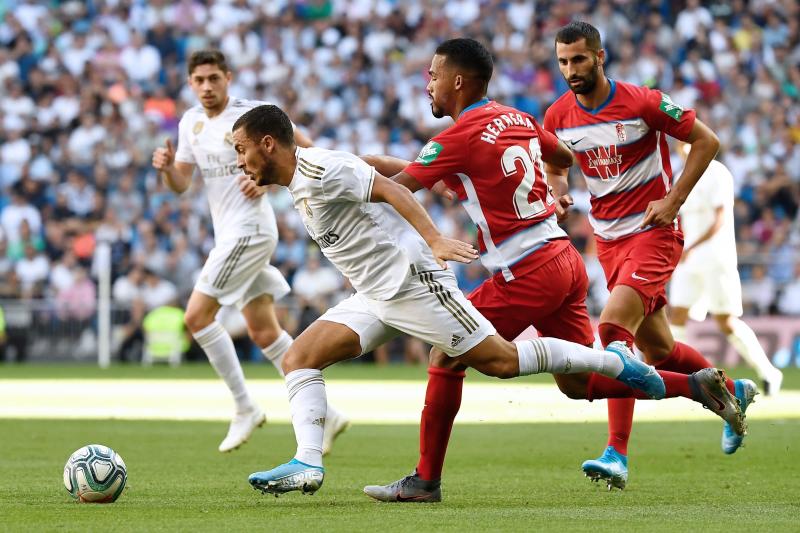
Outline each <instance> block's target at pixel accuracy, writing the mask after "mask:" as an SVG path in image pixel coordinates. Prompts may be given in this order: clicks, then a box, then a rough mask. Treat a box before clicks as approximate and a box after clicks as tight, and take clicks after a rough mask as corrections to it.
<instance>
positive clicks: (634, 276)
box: [631, 272, 650, 281]
mask: <svg viewBox="0 0 800 533" xmlns="http://www.w3.org/2000/svg"><path fill="white" fill-rule="evenodd" d="M631 277H632V278H633V279H638V280H639V281H650V280H649V279H647V278H643V277H642V276H639V275H637V274H636V272H634V273H633V274H631Z"/></svg>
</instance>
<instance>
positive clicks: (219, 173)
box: [200, 163, 239, 178]
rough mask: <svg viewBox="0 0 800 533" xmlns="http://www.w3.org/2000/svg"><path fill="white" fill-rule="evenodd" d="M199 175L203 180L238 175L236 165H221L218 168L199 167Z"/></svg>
mask: <svg viewBox="0 0 800 533" xmlns="http://www.w3.org/2000/svg"><path fill="white" fill-rule="evenodd" d="M200 173H201V174H202V175H203V177H204V178H222V177H224V176H233V175H235V174H238V173H239V169H238V167H237V166H236V163H232V164H230V165H222V166H218V167H200Z"/></svg>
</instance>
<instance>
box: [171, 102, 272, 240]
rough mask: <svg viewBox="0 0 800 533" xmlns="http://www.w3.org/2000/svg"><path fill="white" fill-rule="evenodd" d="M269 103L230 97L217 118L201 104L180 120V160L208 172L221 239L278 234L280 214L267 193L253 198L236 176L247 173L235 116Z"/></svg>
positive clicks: (217, 236) (214, 219)
mask: <svg viewBox="0 0 800 533" xmlns="http://www.w3.org/2000/svg"><path fill="white" fill-rule="evenodd" d="M265 103H266V102H259V101H256V100H243V99H241V98H234V97H229V98H228V105H227V106H225V109H224V110H223V111H222V113H220V114H219V115H217V116H215V117H213V118H209V117H208V116H207V115H206V112H205V110H204V109H203V106H200V105H197V106H194V107H192V108H191V109H189V110H188V111H186V113H185V114H184V115H183V118H181V121H180V124H179V125H178V148H177V150H176V152H175V160H176V161H178V162H181V163H192V164H195V165H197V168H198V169H199V171H200V174H201V175H202V176H203V181H204V182H205V186H206V191H207V195H208V203H209V206H210V208H211V220H212V222H213V223H214V237H215V239H216V240H217V241H222V240H228V239H237V238H239V237H242V236H245V235H254V234H271V235H277V234H278V228H277V225H276V223H275V213H274V212H273V211H272V207H271V206H270V205H269V201H268V200H267V197H266V195H262V196H261V197H259V198H255V199H251V198H246V197H245V196H244V194H242V192H241V191H240V190H239V182H238V179H237V178H238V177H239V176H240V175H241V174H242V172H241V171H240V170H239V169H238V168H237V167H236V150H234V149H233V137H232V134H231V128H232V127H233V123H234V122H236V119H238V118H239V117H240V116H242V115H243V114H244V113H245V112H247V111H249V110H250V109H252V108H254V107H257V106H260V105H263V104H265Z"/></svg>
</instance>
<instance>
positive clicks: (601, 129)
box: [544, 22, 756, 488]
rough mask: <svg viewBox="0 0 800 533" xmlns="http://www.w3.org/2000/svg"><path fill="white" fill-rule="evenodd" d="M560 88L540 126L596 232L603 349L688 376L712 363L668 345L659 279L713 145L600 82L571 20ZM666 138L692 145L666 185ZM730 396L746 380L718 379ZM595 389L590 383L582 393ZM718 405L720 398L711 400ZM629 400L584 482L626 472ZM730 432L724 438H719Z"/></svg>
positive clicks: (630, 92)
mask: <svg viewBox="0 0 800 533" xmlns="http://www.w3.org/2000/svg"><path fill="white" fill-rule="evenodd" d="M555 47H556V57H557V60H558V65H559V68H560V70H561V74H562V75H563V76H564V79H565V80H566V81H567V83H568V85H569V88H570V89H571V91H572V92H567V93H565V94H564V95H562V96H561V97H560V98H559V99H558V100H556V101H555V102H554V103H553V105H552V106H550V108H549V109H548V110H547V112H546V114H545V118H544V128H545V129H546V130H547V131H550V132H553V133H555V134H556V135H557V136H558V138H559V139H561V140H562V141H563V142H564V143H566V144H567V146H569V148H570V149H571V150H572V151H573V152H575V154H576V156H577V160H578V164H579V165H580V168H581V172H582V173H583V175H584V178H585V179H586V184H587V187H588V189H589V192H590V193H591V196H592V198H591V210H590V213H589V221H590V222H591V224H592V227H593V229H594V233H595V236H596V238H597V256H598V259H599V261H600V264H601V265H602V267H603V270H604V272H605V275H606V280H607V281H608V289H609V291H610V292H611V295H610V297H609V300H608V303H607V304H606V306H605V308H604V309H603V312H602V313H601V315H600V324H599V326H598V333H599V335H600V340H601V341H602V343H603V345H607V344H608V343H610V342H614V341H622V342H624V343H625V344H627V345H628V346H632V345H633V344H634V342H635V344H636V346H637V347H638V348H639V349H640V350H642V352H644V354H645V356H646V358H647V360H648V361H649V362H650V363H651V364H654V365H656V368H658V369H659V370H670V371H673V372H681V373H692V372H696V371H698V370H700V369H703V368H708V367H711V363H710V362H709V361H708V360H707V359H706V358H705V357H703V356H702V355H701V354H700V353H699V352H698V351H697V350H695V349H694V348H692V347H691V346H688V345H686V344H683V343H681V342H675V340H674V339H673V338H672V334H671V333H670V329H669V322H668V320H667V315H666V312H665V310H664V305H665V304H666V303H667V298H666V284H667V281H668V280H669V277H670V275H671V274H672V271H673V269H674V268H675V266H676V265H677V264H678V261H679V260H680V257H681V253H682V250H683V237H682V235H681V233H680V230H679V229H678V227H677V223H676V219H677V216H678V210H679V209H680V207H681V205H683V203H684V202H685V201H686V197H687V196H688V195H689V192H690V191H691V190H692V188H693V187H694V185H695V184H696V183H697V180H698V179H700V175H701V174H702V173H703V172H704V171H705V169H706V167H707V166H708V163H709V162H710V161H711V160H712V159H713V158H714V155H715V154H716V153H717V149H718V148H719V140H718V139H717V137H716V135H714V133H713V132H712V131H711V130H710V129H709V128H708V127H707V126H706V125H705V124H703V123H702V122H701V121H700V120H697V119H696V117H695V112H694V110H691V109H686V110H685V109H683V108H682V107H680V106H679V105H677V104H675V103H674V102H673V101H672V100H671V99H670V97H669V96H668V95H666V94H664V93H662V92H661V91H658V90H653V89H648V88H646V87H639V86H635V85H631V84H629V83H624V82H620V81H615V80H609V79H608V78H606V76H605V73H604V71H603V63H604V61H605V51H604V50H603V48H602V43H601V42H600V34H599V32H598V31H597V29H596V28H595V27H594V26H592V25H590V24H587V23H585V22H572V23H570V24H568V25H567V26H564V27H563V28H561V29H560V30H559V31H558V33H557V34H556V38H555ZM666 135H670V136H672V137H675V138H677V139H679V140H682V141H686V142H687V143H689V144H691V146H692V150H691V152H690V154H689V156H688V158H687V160H686V165H685V167H684V171H683V177H682V178H681V180H680V182H678V183H677V184H676V185H675V186H674V187H673V186H672V169H671V168H670V164H669V147H668V146H667V140H666ZM548 174H550V175H552V176H553V177H556V176H559V177H560V180H557V181H556V182H555V183H554V182H551V184H552V185H553V186H554V187H557V190H556V195H557V196H559V197H564V198H565V199H566V202H565V203H569V197H568V196H564V195H566V194H567V191H568V183H567V172H566V171H565V170H563V169H560V168H556V167H554V166H552V165H551V166H549V167H548ZM720 379H722V380H723V381H724V382H725V384H726V387H727V390H728V391H729V392H730V393H731V394H735V395H736V399H737V400H738V401H739V403H740V405H741V408H742V409H743V410H744V409H746V408H747V406H748V404H749V403H750V402H751V401H752V399H753V396H755V394H756V387H755V384H754V383H753V382H752V381H750V380H737V381H736V383H734V382H733V381H732V380H727V379H726V378H725V376H724V374H722V373H720ZM603 387H604V385H603V384H602V383H598V382H594V381H593V382H592V383H590V389H591V390H590V394H592V395H593V397H599V396H594V395H595V394H602V390H603ZM719 400H721V401H723V400H724V398H719ZM633 406H634V401H633V400H630V399H615V400H609V402H608V425H609V440H608V446H607V448H606V450H605V452H604V453H603V455H602V456H601V457H600V458H599V459H597V460H591V461H586V462H584V463H583V466H582V467H583V470H584V473H585V474H586V475H587V476H590V477H592V478H593V479H604V480H606V481H607V482H609V483H610V484H611V485H613V486H618V487H620V488H622V487H623V486H624V485H625V482H626V481H627V478H628V457H627V454H628V439H629V438H630V432H631V426H632V423H633ZM728 437H729V438H728ZM726 438H727V439H728V440H729V442H727V444H726V445H725V446H723V447H728V448H731V447H738V446H739V445H740V444H741V441H742V438H743V435H739V434H732V433H731V432H730V429H729V428H727V427H726V428H725V429H724V431H723V439H724V440H725V439H726Z"/></svg>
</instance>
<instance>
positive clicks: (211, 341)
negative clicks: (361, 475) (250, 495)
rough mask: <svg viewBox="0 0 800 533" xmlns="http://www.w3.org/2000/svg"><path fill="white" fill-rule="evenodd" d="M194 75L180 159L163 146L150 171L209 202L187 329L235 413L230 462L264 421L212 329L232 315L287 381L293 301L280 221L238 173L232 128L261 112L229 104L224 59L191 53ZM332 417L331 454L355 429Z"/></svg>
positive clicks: (224, 446) (303, 142)
mask: <svg viewBox="0 0 800 533" xmlns="http://www.w3.org/2000/svg"><path fill="white" fill-rule="evenodd" d="M188 71H189V86H190V87H191V89H192V91H194V93H195V94H196V95H197V98H198V99H199V100H200V105H197V106H195V107H192V108H191V109H189V110H188V111H186V113H185V114H184V116H183V117H182V118H181V121H180V124H179V126H178V148H177V150H175V149H173V147H172V143H171V141H170V140H167V141H166V146H165V147H164V148H159V149H157V150H156V151H155V153H154V154H153V167H154V168H156V169H157V170H158V171H159V172H160V173H161V176H162V177H163V179H164V182H165V183H166V184H167V186H168V187H169V188H170V189H172V190H173V191H174V192H176V193H178V194H181V193H183V192H184V191H186V189H188V188H189V186H190V185H191V183H192V175H193V174H194V170H195V167H197V168H198V169H199V170H200V174H201V175H202V177H203V181H204V183H205V187H206V191H207V193H208V202H209V205H210V207H211V218H212V221H213V224H214V239H215V246H214V248H213V249H212V250H211V252H210V253H209V255H208V259H207V260H206V263H205V265H204V266H203V269H202V271H201V273H200V279H199V280H198V281H197V284H196V285H195V288H194V290H193V291H192V294H191V296H190V298H189V303H188V304H187V307H186V317H185V320H186V325H187V327H188V328H189V331H191V333H192V336H193V337H194V338H195V340H196V341H197V343H198V344H199V345H200V347H202V348H203V350H204V351H205V353H206V355H207V356H208V360H209V362H210V363H211V366H212V367H214V370H215V371H216V372H217V374H218V375H219V376H220V377H221V378H222V379H223V380H224V381H225V384H226V385H227V386H228V388H229V389H230V391H231V394H232V395H233V399H234V402H235V404H236V413H235V415H234V417H233V420H232V421H231V424H230V428H229V430H228V434H227V436H226V437H225V439H224V440H223V441H222V443H221V444H220V445H219V451H221V452H228V451H231V450H233V449H236V448H238V447H239V446H240V445H242V443H244V442H246V441H247V439H248V438H249V437H250V434H251V433H252V432H253V430H254V429H255V428H256V427H258V426H260V425H262V424H263V423H264V422H265V420H266V416H265V414H264V411H262V409H261V408H260V407H259V406H258V405H257V404H256V402H255V401H254V400H253V398H252V397H251V395H250V393H249V391H248V389H247V386H246V384H245V380H244V373H243V372H242V367H241V364H240V363H239V359H238V358H237V356H236V350H235V348H234V345H233V340H232V339H231V336H230V335H229V334H228V333H227V331H226V330H225V329H224V328H223V327H222V325H221V324H220V323H219V322H218V321H217V320H216V315H217V312H218V311H219V309H220V307H221V306H222V305H236V306H237V307H238V308H239V309H240V310H241V312H242V315H243V316H244V318H245V321H246V322H247V331H248V333H249V335H250V338H251V339H252V340H253V342H255V343H256V345H258V347H259V348H261V351H262V352H263V354H264V357H266V358H267V359H269V360H270V361H271V362H272V364H273V365H275V368H277V369H278V372H281V361H282V359H283V356H284V354H285V353H286V350H287V349H288V348H289V346H290V345H291V344H292V337H291V336H290V335H289V334H288V333H287V332H286V331H284V330H283V328H281V326H280V324H279V323H278V319H277V317H276V315H275V308H274V302H275V300H277V299H279V298H281V297H282V296H284V295H286V294H287V293H288V292H289V284H288V283H287V282H286V280H285V279H284V278H283V276H282V275H281V273H280V271H279V270H278V269H277V268H275V267H273V266H272V265H270V264H269V260H270V257H271V256H272V253H273V252H274V250H275V246H276V244H277V242H278V228H277V225H276V222H275V214H274V213H273V211H272V207H271V206H270V204H269V202H268V201H267V198H266V196H264V192H265V189H264V188H263V187H258V186H256V184H255V183H254V182H253V181H252V180H250V179H248V178H247V177H246V176H244V175H242V174H241V172H240V171H239V170H238V168H237V167H236V152H235V151H234V149H233V140H232V137H231V126H232V125H233V123H234V122H235V121H236V119H238V118H239V117H240V116H241V115H242V114H243V113H245V112H246V111H247V110H249V109H252V108H254V107H256V106H258V105H261V104H263V102H257V101H251V100H243V99H241V98H234V97H231V96H229V95H228V85H229V84H230V82H231V79H232V73H231V71H230V69H229V68H228V64H227V61H226V59H225V56H224V55H223V54H222V53H221V52H219V51H216V50H201V51H196V52H194V53H193V54H192V55H191V57H190V59H189V62H188ZM294 135H295V139H296V142H297V143H298V144H299V145H300V146H310V145H311V142H310V140H309V139H308V138H307V137H306V136H305V135H303V134H302V133H301V132H299V131H296V130H295V132H294ZM281 374H282V372H281ZM328 412H329V419H328V420H329V424H328V426H327V427H326V429H327V430H328V431H327V432H326V450H325V451H326V452H327V451H328V450H329V449H330V445H331V443H332V441H333V439H334V438H335V436H336V435H337V434H338V433H340V432H341V431H343V430H344V429H345V428H346V427H347V425H348V423H349V422H348V421H347V420H346V418H345V417H344V416H343V415H341V414H340V413H338V412H337V411H336V410H335V409H332V408H330V409H329V411H328Z"/></svg>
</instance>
